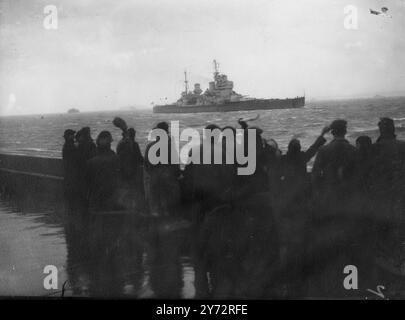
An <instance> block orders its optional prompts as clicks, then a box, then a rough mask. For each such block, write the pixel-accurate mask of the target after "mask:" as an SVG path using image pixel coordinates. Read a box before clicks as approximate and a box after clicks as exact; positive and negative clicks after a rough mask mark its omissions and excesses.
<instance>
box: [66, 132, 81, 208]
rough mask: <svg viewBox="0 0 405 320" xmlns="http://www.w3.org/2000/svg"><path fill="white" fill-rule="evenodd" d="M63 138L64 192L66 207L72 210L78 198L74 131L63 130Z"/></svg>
mask: <svg viewBox="0 0 405 320" xmlns="http://www.w3.org/2000/svg"><path fill="white" fill-rule="evenodd" d="M63 138H64V139H65V143H64V144H63V149H62V159H63V169H64V177H63V182H64V191H65V197H66V200H67V201H68V205H69V207H70V208H71V209H72V206H74V204H75V202H76V201H77V199H76V198H77V196H78V194H77V183H78V163H77V147H76V145H75V131H74V130H71V129H67V130H65V132H64V134H63Z"/></svg>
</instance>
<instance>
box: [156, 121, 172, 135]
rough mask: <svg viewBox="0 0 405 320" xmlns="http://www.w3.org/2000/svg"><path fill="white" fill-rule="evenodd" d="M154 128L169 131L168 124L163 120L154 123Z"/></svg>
mask: <svg viewBox="0 0 405 320" xmlns="http://www.w3.org/2000/svg"><path fill="white" fill-rule="evenodd" d="M155 129H162V130H164V131H166V132H169V124H168V123H167V122H164V121H162V122H159V123H158V124H157V125H156V127H155Z"/></svg>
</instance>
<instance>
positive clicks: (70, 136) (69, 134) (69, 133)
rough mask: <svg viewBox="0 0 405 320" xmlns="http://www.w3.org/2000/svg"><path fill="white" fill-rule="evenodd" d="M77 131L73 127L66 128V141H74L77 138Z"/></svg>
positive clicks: (64, 135)
mask: <svg viewBox="0 0 405 320" xmlns="http://www.w3.org/2000/svg"><path fill="white" fill-rule="evenodd" d="M75 133H76V132H75V131H74V130H72V129H67V130H65V132H64V133H63V138H64V139H65V141H66V142H68V141H69V142H74V140H75Z"/></svg>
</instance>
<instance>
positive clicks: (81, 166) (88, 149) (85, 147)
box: [75, 127, 96, 208]
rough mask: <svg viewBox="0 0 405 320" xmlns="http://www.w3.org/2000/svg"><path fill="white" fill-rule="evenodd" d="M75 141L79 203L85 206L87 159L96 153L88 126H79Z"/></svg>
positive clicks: (86, 200) (86, 199)
mask: <svg viewBox="0 0 405 320" xmlns="http://www.w3.org/2000/svg"><path fill="white" fill-rule="evenodd" d="M75 139H76V142H77V166H78V177H79V181H78V183H77V190H78V193H79V194H80V203H81V205H82V206H83V207H84V208H86V207H87V206H88V185H87V181H86V178H85V177H86V175H87V161H88V160H89V159H91V158H93V157H94V156H95V155H96V144H95V143H94V141H93V139H92V138H91V135H90V128H89V127H83V128H81V129H80V130H79V131H78V132H77V133H76V136H75Z"/></svg>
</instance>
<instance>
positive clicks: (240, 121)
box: [238, 118, 248, 130]
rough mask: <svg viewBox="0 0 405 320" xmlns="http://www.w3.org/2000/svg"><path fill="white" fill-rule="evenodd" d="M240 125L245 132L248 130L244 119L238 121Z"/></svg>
mask: <svg viewBox="0 0 405 320" xmlns="http://www.w3.org/2000/svg"><path fill="white" fill-rule="evenodd" d="M238 123H239V125H240V126H241V128H242V129H243V130H245V129H247V127H248V124H247V123H246V121H244V120H243V118H239V119H238Z"/></svg>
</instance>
